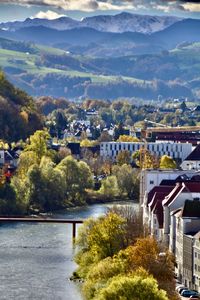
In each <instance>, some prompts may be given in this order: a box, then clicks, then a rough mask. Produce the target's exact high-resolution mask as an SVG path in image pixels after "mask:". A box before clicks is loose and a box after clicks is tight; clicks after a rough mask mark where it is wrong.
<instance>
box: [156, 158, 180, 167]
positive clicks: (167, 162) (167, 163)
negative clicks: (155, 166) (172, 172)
mask: <svg viewBox="0 0 200 300" xmlns="http://www.w3.org/2000/svg"><path fill="white" fill-rule="evenodd" d="M160 168H161V169H176V168H177V165H176V162H175V161H174V160H173V159H172V158H171V157H170V156H168V155H163V156H162V157H161V159H160Z"/></svg>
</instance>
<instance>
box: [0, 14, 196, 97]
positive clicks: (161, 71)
mask: <svg viewBox="0 0 200 300" xmlns="http://www.w3.org/2000/svg"><path fill="white" fill-rule="evenodd" d="M130 20H131V21H130ZM80 24H81V25H80ZM83 24H84V26H83ZM0 28H1V29H0V68H1V69H2V70H3V71H4V72H5V73H6V74H7V75H8V76H9V79H10V80H11V82H12V83H14V84H16V86H18V87H20V88H23V89H24V90H26V91H27V92H28V93H30V94H31V95H34V96H41V95H52V96H54V97H69V98H71V99H76V98H77V97H78V98H79V97H80V98H87V97H89V98H96V99H97V98H99V99H101V98H102V99H115V98H118V97H139V98H142V99H154V98H157V97H158V96H159V95H161V96H163V98H164V99H166V98H167V97H189V98H190V99H193V97H199V96H200V88H199V83H200V79H199V78H200V77H199V74H200V58H199V49H200V20H198V19H179V18H176V17H152V16H139V15H133V14H128V13H121V14H118V15H116V16H95V17H90V18H85V19H83V20H82V21H76V20H73V19H70V18H66V17H62V18H59V19H56V20H51V21H50V20H42V19H27V20H25V21H24V22H11V23H4V24H1V25H0Z"/></svg>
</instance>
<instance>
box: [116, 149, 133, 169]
mask: <svg viewBox="0 0 200 300" xmlns="http://www.w3.org/2000/svg"><path fill="white" fill-rule="evenodd" d="M116 162H117V164H118V165H120V166H122V165H124V164H127V165H128V164H130V162H131V154H130V152H129V151H128V150H123V151H119V153H118V154H117V157H116Z"/></svg>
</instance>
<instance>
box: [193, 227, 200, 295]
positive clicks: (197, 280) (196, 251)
mask: <svg viewBox="0 0 200 300" xmlns="http://www.w3.org/2000/svg"><path fill="white" fill-rule="evenodd" d="M193 260H194V263H193V265H194V274H193V282H194V289H195V290H197V291H198V292H199V293H200V231H199V232H197V233H196V234H195V235H194V242H193Z"/></svg>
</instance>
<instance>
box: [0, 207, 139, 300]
mask: <svg viewBox="0 0 200 300" xmlns="http://www.w3.org/2000/svg"><path fill="white" fill-rule="evenodd" d="M116 204H117V205H120V206H124V205H131V206H132V207H134V208H135V209H137V208H138V205H137V204H135V203H133V202H129V201H128V202H120V203H118V202H114V203H112V202H110V203H106V204H94V205H86V206H84V207H76V208H72V209H68V210H67V211H64V212H63V211H62V212H61V211H60V212H57V213H55V214H52V215H51V217H55V218H66V219H77V218H79V219H87V218H89V217H94V218H96V217H99V216H100V215H102V214H104V213H106V211H107V210H108V209H109V208H112V207H113V206H114V205H116ZM71 230H72V227H71V225H70V224H66V225H65V224H41V223H40V224H37V223H34V224H25V223H23V222H22V223H18V224H5V225H2V226H1V227H0V235H1V240H0V265H1V270H3V272H0V293H1V299H2V300H7V299H15V300H27V299H29V300H35V299H37V300H55V299H56V300H57V299H59V300H69V299H70V300H82V299H83V298H82V296H81V292H80V288H79V284H78V283H75V282H73V281H70V277H71V275H72V274H73V272H74V271H75V270H76V268H77V265H76V264H75V262H74V261H73V256H74V254H75V248H74V245H73V243H72V236H71Z"/></svg>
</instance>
